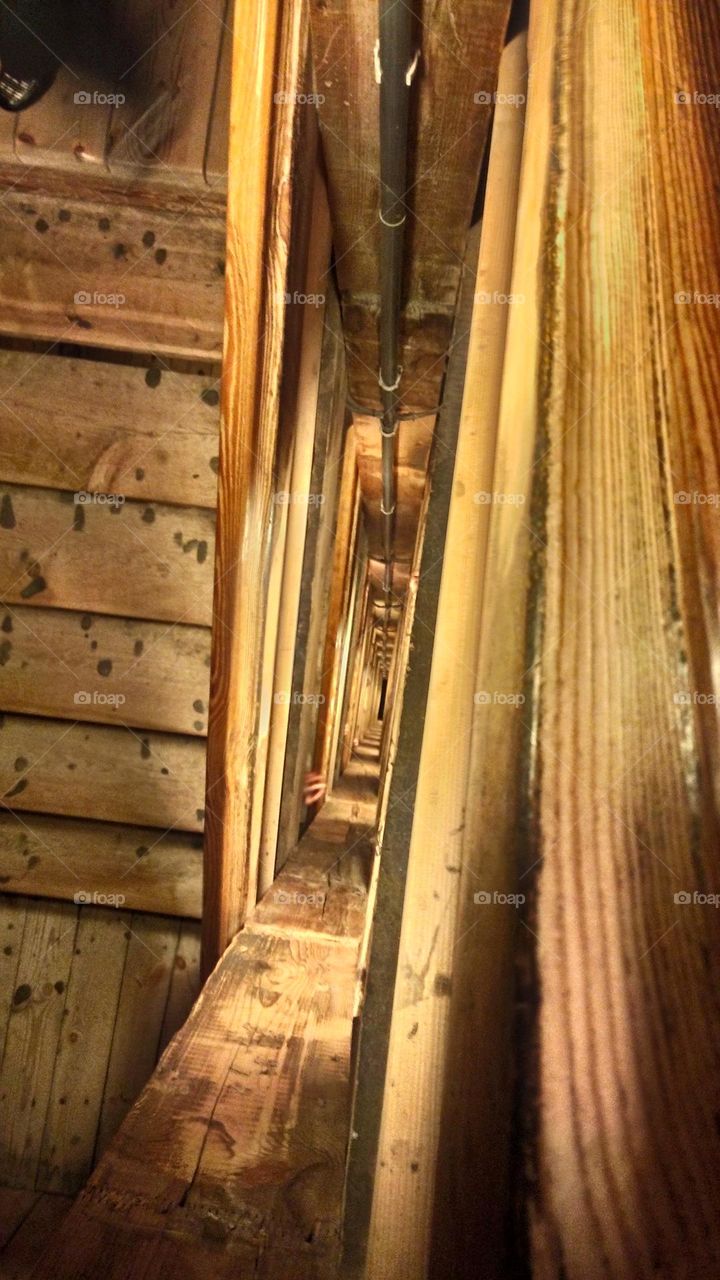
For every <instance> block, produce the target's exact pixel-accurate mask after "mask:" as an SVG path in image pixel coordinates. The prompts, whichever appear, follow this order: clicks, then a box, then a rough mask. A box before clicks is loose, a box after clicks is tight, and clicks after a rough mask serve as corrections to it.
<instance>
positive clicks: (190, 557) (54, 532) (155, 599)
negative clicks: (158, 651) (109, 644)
mask: <svg viewBox="0 0 720 1280" xmlns="http://www.w3.org/2000/svg"><path fill="white" fill-rule="evenodd" d="M96 496H97V495H96ZM107 496H108V495H104V497H107ZM110 496H112V495H110ZM214 525H215V520H214V515H213V513H212V512H209V511H204V510H196V509H187V508H175V507H169V506H165V505H162V504H160V503H156V504H153V505H144V504H142V503H139V502H118V503H108V502H107V501H105V502H97V501H91V502H75V501H74V500H73V495H72V494H69V493H56V492H54V491H52V490H49V489H31V488H23V487H21V486H16V485H1V486H0V599H3V600H5V601H7V602H9V603H10V604H23V603H24V602H26V601H27V602H28V603H30V604H31V605H33V606H38V605H40V606H43V605H50V606H52V607H54V608H66V609H81V610H84V611H85V610H87V611H90V612H96V613H110V614H120V615H122V616H128V617H134V618H154V619H164V620H166V621H168V622H189V623H201V624H202V625H205V626H207V625H208V624H209V623H210V619H211V615H212V589H213V583H212V572H213V552H214V541H215V539H214Z"/></svg>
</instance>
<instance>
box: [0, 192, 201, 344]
mask: <svg viewBox="0 0 720 1280" xmlns="http://www.w3.org/2000/svg"><path fill="white" fill-rule="evenodd" d="M38 173H39V171H35V170H31V171H29V172H26V173H23V172H21V173H20V174H18V173H17V171H14V170H13V169H12V168H11V169H10V170H5V171H3V173H1V174H0V183H2V187H3V189H4V190H5V194H4V196H3V198H2V201H0V236H1V237H2V242H3V247H4V252H3V269H2V272H0V317H1V319H0V331H2V332H3V333H6V334H15V335H17V336H20V337H31V338H38V339H40V338H44V339H47V340H49V341H51V342H56V341H58V340H60V339H62V340H64V341H76V342H82V343H83V344H84V345H87V346H101V347H110V348H115V349H120V350H126V351H127V350H141V351H143V352H147V351H148V350H151V351H154V352H156V353H158V354H166V355H177V356H190V357H200V358H202V359H215V360H217V359H219V358H220V354H221V344H222V298H223V269H222V265H221V264H222V263H223V261H224V257H225V252H224V222H223V216H222V204H220V205H219V207H215V206H214V205H213V204H212V202H211V201H210V200H209V199H204V200H203V201H202V202H201V203H200V202H198V201H197V199H196V201H195V204H194V205H193V204H192V202H191V201H189V200H187V199H186V200H185V202H184V203H183V202H182V201H181V202H180V203H178V202H177V201H176V202H175V203H174V204H173V202H172V201H170V200H168V201H165V200H163V201H160V200H158V199H156V198H153V197H148V196H147V195H146V196H145V198H144V199H135V198H134V193H133V190H132V187H128V185H127V184H118V185H114V184H112V183H98V184H92V183H89V184H87V185H86V186H85V187H84V188H81V190H80V192H78V188H77V186H76V185H74V184H73V183H70V182H67V181H66V182H65V184H64V185H63V181H62V179H58V181H54V182H53V189H52V192H48V191H45V190H43V188H42V185H41V182H42V179H41V177H38Z"/></svg>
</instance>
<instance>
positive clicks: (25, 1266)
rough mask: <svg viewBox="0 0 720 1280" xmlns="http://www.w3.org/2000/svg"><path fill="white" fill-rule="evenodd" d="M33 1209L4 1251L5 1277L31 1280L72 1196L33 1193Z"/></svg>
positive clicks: (4, 1278)
mask: <svg viewBox="0 0 720 1280" xmlns="http://www.w3.org/2000/svg"><path fill="white" fill-rule="evenodd" d="M33 1197H34V1201H35V1203H34V1204H33V1207H32V1209H31V1210H30V1212H29V1213H28V1215H27V1217H26V1218H25V1220H24V1222H23V1223H22V1224H21V1226H20V1227H19V1228H18V1230H17V1231H16V1232H15V1235H14V1236H13V1237H12V1239H11V1240H10V1242H9V1244H8V1245H7V1246H6V1248H4V1249H2V1250H1V1251H0V1259H1V1262H2V1273H3V1280H28V1277H29V1276H31V1275H32V1272H33V1267H34V1266H35V1263H36V1262H37V1261H38V1259H39V1258H40V1257H41V1256H42V1254H43V1253H44V1251H45V1249H46V1248H47V1247H48V1246H50V1247H52V1242H53V1240H54V1238H55V1233H56V1232H57V1231H59V1229H60V1226H61V1224H62V1222H63V1221H64V1219H65V1216H66V1214H68V1213H69V1211H70V1208H71V1206H72V1197H70V1196H59V1195H37V1194H35V1193H33Z"/></svg>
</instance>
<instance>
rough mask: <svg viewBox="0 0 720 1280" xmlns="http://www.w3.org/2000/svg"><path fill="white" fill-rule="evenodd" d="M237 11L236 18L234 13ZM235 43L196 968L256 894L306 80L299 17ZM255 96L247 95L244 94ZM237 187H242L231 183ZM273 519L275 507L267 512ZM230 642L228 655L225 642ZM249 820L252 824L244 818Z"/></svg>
mask: <svg viewBox="0 0 720 1280" xmlns="http://www.w3.org/2000/svg"><path fill="white" fill-rule="evenodd" d="M237 8H238V6H237V5H236V6H235V9H236V10H237ZM236 18H237V21H238V22H239V23H241V25H242V31H243V37H242V39H240V38H235V39H234V41H233V65H232V86H233V89H232V100H231V113H230V159H229V164H230V175H231V176H230V183H229V199H228V216H227V294H226V328H225V355H224V374H225V376H224V379H223V400H222V414H223V416H222V425H221V432H220V475H219V488H218V540H217V558H216V565H215V603H214V611H215V616H216V619H217V626H216V628H215V632H214V645H213V664H212V677H211V713H210V733H209V737H208V771H207V813H208V822H207V837H206V856H205V878H204V894H205V898H204V907H203V923H204V928H205V937H204V954H205V960H204V964H205V966H206V971H208V970H209V969H211V968H212V966H213V964H214V963H215V962H216V961H217V959H218V958H219V956H220V955H221V954H222V952H223V950H224V948H225V946H226V945H227V943H228V942H229V940H230V938H231V937H232V936H233V935H234V933H235V932H236V931H237V929H238V928H239V926H240V924H241V923H242V919H243V916H244V914H245V911H246V909H247V904H248V902H252V901H254V899H255V896H256V867H255V866H253V865H252V860H253V853H252V848H253V841H252V831H253V821H255V826H256V828H257V827H258V826H259V822H258V814H257V802H258V798H259V797H261V795H262V778H261V777H258V776H257V775H256V769H255V766H256V755H257V739H258V732H259V707H258V690H259V687H260V684H259V682H260V680H261V678H262V672H261V666H262V655H263V651H264V631H265V600H266V590H267V582H266V574H267V570H268V552H269V546H270V536H271V514H272V505H273V504H272V494H273V487H274V485H273V482H274V470H275V453H276V446H277V432H278V405H279V369H280V361H281V358H282V349H283V332H284V312H285V302H284V290H285V287H286V279H287V268H288V258H289V245H290V233H291V228H290V226H289V221H290V210H291V202H290V195H291V183H290V173H291V159H292V135H293V121H294V107H293V105H292V103H288V102H283V103H279V104H276V103H274V102H273V95H274V93H275V91H276V85H277V83H278V82H280V83H283V84H286V85H287V86H288V89H287V92H290V91H291V90H292V89H293V88H294V86H295V85H297V84H298V83H299V82H300V78H301V75H302V73H303V71H304V60H305V59H304V51H305V44H306V27H305V21H304V10H301V7H300V6H296V5H289V6H285V8H284V9H283V10H282V11H281V10H280V6H278V4H277V3H276V2H275V0H274V2H273V3H271V4H269V5H263V4H260V3H255V2H254V3H252V4H251V5H250V6H247V5H243V6H242V12H240V11H238V12H237V13H236ZM248 85H253V86H254V91H253V93H252V94H250V95H248V92H247V86H248ZM240 175H242V178H241V177H240ZM276 510H277V508H276ZM229 638H232V647H231V646H230V645H229V643H228V640H229ZM254 808H255V811H256V812H255V817H253V809H254Z"/></svg>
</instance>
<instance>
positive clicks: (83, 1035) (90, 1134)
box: [36, 907, 132, 1194]
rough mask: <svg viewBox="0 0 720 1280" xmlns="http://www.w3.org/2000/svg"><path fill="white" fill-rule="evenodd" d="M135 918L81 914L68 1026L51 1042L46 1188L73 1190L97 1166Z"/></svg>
mask: <svg viewBox="0 0 720 1280" xmlns="http://www.w3.org/2000/svg"><path fill="white" fill-rule="evenodd" d="M45 909H46V908H45ZM130 922H131V916H130V915H129V914H127V913H125V912H113V911H108V910H106V909H102V908H95V907H85V908H83V909H82V910H81V911H80V913H79V920H78V926H77V936H76V940H75V953H74V956H73V964H72V972H71V974H70V980H69V983H68V989H67V995H66V998H65V1016H64V1018H63V1023H62V1030H61V1034H60V1035H59V1037H57V1038H56V1041H51V1045H52V1046H53V1048H54V1054H55V1055H57V1056H56V1061H55V1064H54V1071H53V1076H52V1087H51V1090H50V1097H49V1102H48V1108H47V1115H46V1116H45V1127H44V1133H43V1140H42V1147H41V1149H40V1153H39V1154H40V1164H39V1168H38V1175H37V1182H36V1185H37V1186H38V1188H40V1189H41V1190H43V1191H58V1192H64V1193H66V1194H73V1193H74V1192H76V1191H77V1190H78V1188H79V1187H80V1186H82V1183H83V1182H84V1180H85V1178H86V1177H87V1176H88V1174H89V1172H90V1169H91V1167H92V1154H93V1148H94V1143H95V1135H96V1132H97V1126H98V1117H99V1115H100V1108H101V1105H102V1098H103V1093H104V1089H105V1078H106V1074H107V1065H108V1060H109V1057H110V1052H111V1046H112V1043H113V1028H114V1026H115V1018H116V1014H117V1007H118V995H119V991H120V985H121V982H122V975H123V972H124V968H125V961H126V957H127V952H128V946H129V943H130V939H131V936H132V935H131V933H130V931H129V926H130Z"/></svg>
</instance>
